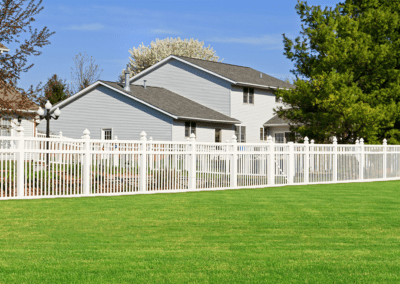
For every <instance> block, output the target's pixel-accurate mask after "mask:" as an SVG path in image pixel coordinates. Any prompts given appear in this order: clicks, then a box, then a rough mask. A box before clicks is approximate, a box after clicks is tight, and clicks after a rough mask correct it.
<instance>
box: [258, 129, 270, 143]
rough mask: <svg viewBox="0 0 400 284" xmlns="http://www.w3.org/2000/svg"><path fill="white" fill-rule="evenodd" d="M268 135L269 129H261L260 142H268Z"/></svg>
mask: <svg viewBox="0 0 400 284" xmlns="http://www.w3.org/2000/svg"><path fill="white" fill-rule="evenodd" d="M268 134H269V128H268V127H266V126H265V127H261V128H260V141H267V139H268Z"/></svg>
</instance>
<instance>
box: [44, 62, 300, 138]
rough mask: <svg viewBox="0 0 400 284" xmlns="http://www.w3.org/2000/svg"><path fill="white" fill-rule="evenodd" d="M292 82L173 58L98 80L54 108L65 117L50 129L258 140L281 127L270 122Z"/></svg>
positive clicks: (244, 69)
mask: <svg viewBox="0 0 400 284" xmlns="http://www.w3.org/2000/svg"><path fill="white" fill-rule="evenodd" d="M292 87H293V86H292V85H291V84H289V83H287V82H284V81H281V80H278V79H276V78H273V77H271V76H269V75H267V74H264V73H262V72H259V71H257V70H254V69H252V68H248V67H243V66H237V65H231V64H226V63H221V62H212V61H205V60H201V59H193V58H188V57H182V56H175V55H170V56H169V57H167V58H165V59H164V60H162V61H160V62H158V63H157V64H155V65H153V66H152V67H150V68H148V69H146V70H144V71H142V72H141V73H139V74H137V75H136V76H134V77H132V78H130V79H129V75H128V72H126V75H125V83H124V84H118V83H115V82H109V81H97V82H96V83H94V84H92V85H91V86H89V87H87V88H86V89H84V90H82V91H80V92H79V93H77V94H76V95H74V96H72V97H70V98H68V99H67V100H65V101H63V102H61V103H59V104H57V105H55V106H54V107H53V108H52V110H51V111H54V110H55V109H56V108H57V107H59V108H60V110H61V113H62V114H61V116H60V118H59V119H58V120H57V121H51V130H52V132H58V131H62V132H63V135H64V136H66V137H71V138H80V137H81V136H82V131H83V130H84V129H85V128H88V129H89V131H90V133H91V134H90V136H91V137H92V138H97V139H113V138H114V136H117V137H118V139H135V140H137V139H139V137H140V133H141V132H142V131H145V132H146V133H147V135H148V137H152V138H153V139H154V140H169V141H186V139H187V138H188V137H189V136H190V134H191V133H195V134H196V140H197V141H200V142H223V141H226V140H230V139H231V137H232V136H233V134H236V136H237V137H238V142H254V143H258V142H260V141H265V140H266V139H267V134H268V133H269V132H268V131H271V133H272V132H273V131H275V130H274V129H275V126H273V125H270V126H268V125H267V126H265V125H264V124H265V123H266V122H267V121H268V120H270V119H271V118H272V117H274V112H273V109H274V108H275V107H276V106H278V105H280V102H279V101H277V100H276V97H275V95H274V91H275V90H276V89H278V88H292ZM279 129H283V131H284V132H287V131H289V126H288V125H286V128H285V127H284V126H279ZM39 130H42V131H43V130H45V125H44V123H42V124H41V125H39ZM278 131H280V130H276V131H275V132H276V133H278ZM275 132H274V133H275Z"/></svg>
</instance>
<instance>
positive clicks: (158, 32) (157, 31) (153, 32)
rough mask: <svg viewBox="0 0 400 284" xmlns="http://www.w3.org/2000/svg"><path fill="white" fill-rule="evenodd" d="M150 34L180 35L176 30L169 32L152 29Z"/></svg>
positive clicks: (167, 30)
mask: <svg viewBox="0 0 400 284" xmlns="http://www.w3.org/2000/svg"><path fill="white" fill-rule="evenodd" d="M150 33H152V34H170V35H177V34H180V32H179V31H176V30H169V29H152V30H151V31H150Z"/></svg>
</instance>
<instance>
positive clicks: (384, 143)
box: [383, 138, 387, 146]
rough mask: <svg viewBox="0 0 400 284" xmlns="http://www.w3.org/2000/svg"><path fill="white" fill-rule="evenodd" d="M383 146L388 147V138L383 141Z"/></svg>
mask: <svg viewBox="0 0 400 284" xmlns="http://www.w3.org/2000/svg"><path fill="white" fill-rule="evenodd" d="M383 145H384V146H386V145H387V140H386V138H384V139H383Z"/></svg>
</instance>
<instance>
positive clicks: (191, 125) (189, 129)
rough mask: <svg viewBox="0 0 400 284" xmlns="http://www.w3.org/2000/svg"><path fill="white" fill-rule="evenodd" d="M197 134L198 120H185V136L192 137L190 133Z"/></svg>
mask: <svg viewBox="0 0 400 284" xmlns="http://www.w3.org/2000/svg"><path fill="white" fill-rule="evenodd" d="M192 133H194V135H196V122H189V121H186V122H185V137H190V134H192Z"/></svg>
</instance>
